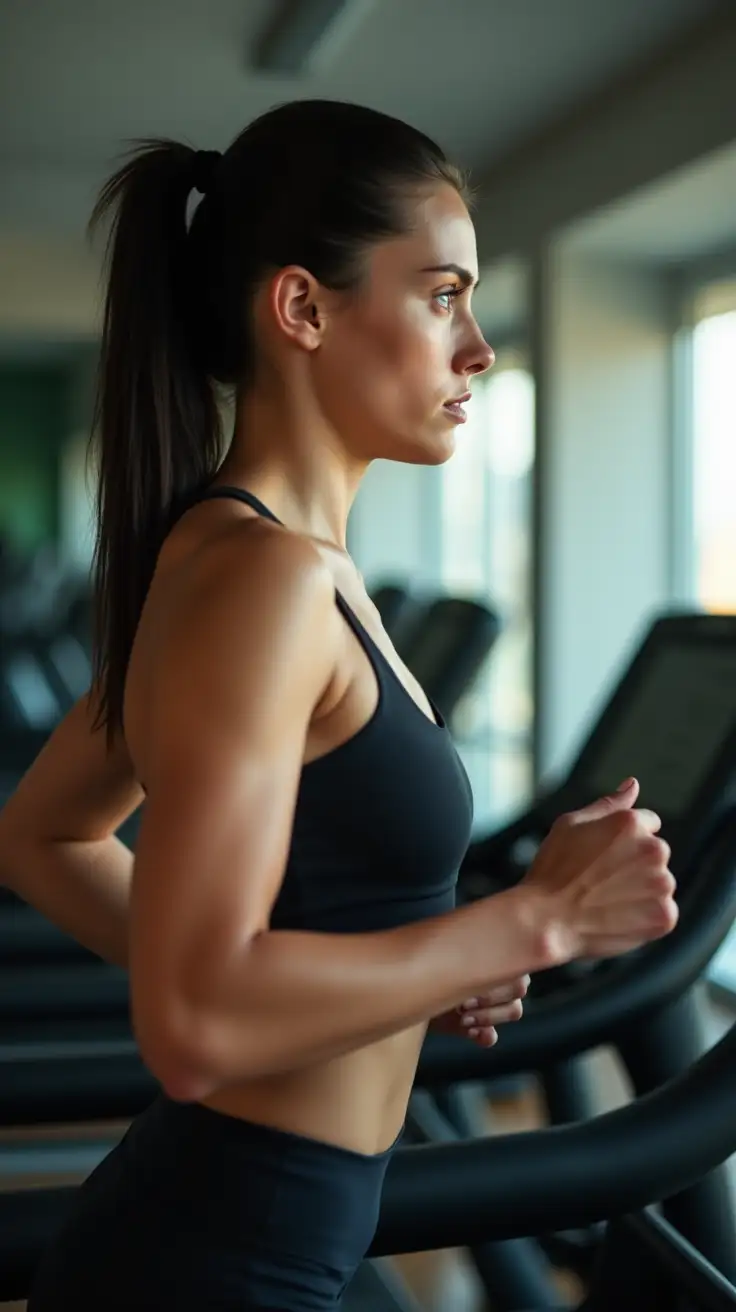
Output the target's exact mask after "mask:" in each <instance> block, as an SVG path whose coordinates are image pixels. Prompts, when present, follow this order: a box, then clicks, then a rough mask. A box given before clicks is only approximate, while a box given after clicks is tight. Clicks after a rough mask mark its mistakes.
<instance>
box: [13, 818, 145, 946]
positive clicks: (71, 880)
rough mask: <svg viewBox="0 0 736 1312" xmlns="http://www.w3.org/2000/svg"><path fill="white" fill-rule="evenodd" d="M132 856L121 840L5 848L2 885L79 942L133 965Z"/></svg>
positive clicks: (30, 842)
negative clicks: (130, 959)
mask: <svg viewBox="0 0 736 1312" xmlns="http://www.w3.org/2000/svg"><path fill="white" fill-rule="evenodd" d="M132 875H133V854H132V852H130V851H129V850H128V848H127V847H126V846H125V844H124V843H121V842H120V840H119V839H117V838H104V839H100V840H99V841H96V842H70V841H63V842H57V841H54V842H51V841H48V840H43V841H42V840H37V841H33V840H32V839H25V838H24V839H18V840H16V841H13V840H12V839H11V840H7V841H4V842H3V843H2V844H0V884H4V885H5V887H7V888H10V889H11V890H12V891H13V892H14V893H17V894H18V896H19V897H21V898H22V899H23V901H24V902H28V903H29V904H30V905H31V906H33V907H35V908H36V910H37V911H40V912H41V914H42V915H44V916H46V917H47V919H48V920H50V921H51V922H52V923H53V924H54V925H57V926H58V927H59V929H61V930H63V931H64V932H65V933H67V934H69V935H70V936H71V937H72V938H73V939H76V941H77V942H78V943H81V944H83V946H84V947H86V948H89V950H90V951H91V952H95V953H97V955H98V956H100V957H102V958H103V960H105V961H109V962H112V963H113V964H114V965H116V966H124V967H126V968H127V965H128V931H129V923H130V887H131V879H132Z"/></svg>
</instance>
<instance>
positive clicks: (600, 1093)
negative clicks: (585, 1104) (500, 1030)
mask: <svg viewBox="0 0 736 1312" xmlns="http://www.w3.org/2000/svg"><path fill="white" fill-rule="evenodd" d="M705 1010H706V1014H707V1018H708V1025H709V1028H710V1038H711V1041H712V1042H716V1040H717V1039H718V1038H720V1036H721V1035H722V1034H723V1033H724V1032H725V1030H727V1029H728V1028H729V1027H730V1025H731V1024H732V1023H733V1015H732V1014H731V1013H730V1012H728V1011H725V1010H723V1009H722V1008H721V1007H719V1006H717V1005H716V1004H714V1003H712V1002H710V1001H708V1002H706V1003H705ZM584 1060H585V1062H586V1064H587V1065H588V1067H589V1069H590V1074H591V1084H592V1087H593V1088H594V1089H595V1090H596V1092H597V1106H598V1110H599V1111H601V1112H603V1111H608V1110H611V1109H612V1108H614V1107H620V1106H622V1105H623V1104H624V1103H625V1102H627V1101H628V1099H629V1097H630V1090H629V1087H628V1084H627V1081H626V1078H625V1076H624V1075H623V1073H622V1071H621V1069H620V1066H619V1064H618V1062H617V1061H616V1058H615V1056H614V1055H613V1053H611V1052H610V1051H609V1050H607V1049H599V1050H598V1051H596V1052H593V1053H591V1054H590V1055H589V1056H588V1057H586V1058H585V1059H584ZM543 1124H544V1108H543V1104H542V1100H541V1098H540V1097H539V1095H538V1093H537V1091H536V1088H534V1087H530V1088H529V1090H528V1091H526V1092H524V1093H523V1094H522V1095H520V1096H517V1097H514V1098H512V1099H508V1100H505V1101H498V1100H494V1102H493V1103H492V1104H489V1110H488V1129H489V1133H491V1134H492V1133H503V1134H510V1133H514V1132H516V1131H521V1130H529V1129H535V1128H537V1127H538V1126H541V1125H543ZM123 1128H124V1127H123V1126H122V1125H118V1124H116V1125H114V1126H110V1125H106V1126H101V1125H99V1124H96V1125H91V1126H85V1127H82V1126H76V1127H75V1129H74V1136H73V1137H74V1139H75V1140H76V1142H80V1141H81V1140H83V1139H85V1138H89V1139H90V1140H99V1139H100V1138H104V1137H105V1136H106V1133H107V1132H110V1137H114V1136H115V1135H116V1134H117V1133H121V1132H122V1130H123ZM43 1137H44V1139H46V1140H47V1141H49V1140H64V1139H65V1138H67V1137H69V1131H68V1129H67V1128H66V1127H63V1126H59V1127H55V1126H54V1127H49V1128H48V1129H46V1130H45V1131H44V1132H43ZM39 1138H40V1134H39V1131H38V1130H36V1129H33V1130H27V1131H24V1130H1V1131H0V1146H1V1145H3V1144H20V1143H22V1142H23V1141H24V1140H31V1141H34V1142H36V1143H38V1141H39ZM731 1166H732V1168H733V1169H732V1176H731V1178H732V1181H733V1183H734V1186H735V1187H736V1158H732V1159H731ZM78 1178H79V1177H78V1176H77V1175H71V1176H64V1177H62V1176H59V1175H55V1176H54V1177H52V1178H50V1177H49V1176H47V1175H41V1174H39V1175H35V1176H29V1175H28V1174H27V1173H24V1175H23V1176H22V1178H20V1177H19V1178H13V1177H12V1176H9V1175H5V1176H3V1178H2V1182H1V1185H2V1187H3V1188H25V1187H31V1188H32V1187H33V1186H34V1185H35V1186H41V1185H45V1184H48V1183H54V1182H55V1183H57V1184H60V1183H66V1182H67V1181H68V1182H70V1183H74V1182H75V1181H76V1180H77V1179H78ZM395 1261H396V1265H397V1267H399V1269H400V1270H401V1273H402V1275H403V1276H404V1278H405V1279H406V1281H407V1283H408V1284H409V1285H410V1286H411V1288H412V1289H413V1290H414V1292H415V1294H416V1296H417V1298H418V1299H419V1301H420V1302H421V1304H422V1306H423V1308H425V1309H426V1312H486V1305H485V1303H484V1300H483V1295H482V1291H481V1290H480V1288H479V1286H478V1283H477V1281H476V1280H475V1279H474V1275H473V1271H472V1268H471V1266H470V1264H469V1262H468V1261H467V1260H466V1259H465V1256H464V1254H463V1252H462V1250H461V1249H445V1250H443V1251H441V1252H437V1253H412V1254H406V1255H404V1256H400V1257H397V1258H396V1259H395ZM559 1281H560V1291H561V1293H564V1294H567V1295H568V1296H570V1297H574V1296H575V1295H576V1294H579V1293H580V1292H581V1291H579V1289H578V1288H576V1285H575V1282H574V1281H573V1280H572V1278H570V1277H569V1276H568V1275H567V1274H566V1273H564V1272H561V1273H560V1276H559ZM25 1306H26V1305H25V1303H24V1302H21V1303H0V1312H23V1310H24V1309H25ZM70 1312H71V1310H70Z"/></svg>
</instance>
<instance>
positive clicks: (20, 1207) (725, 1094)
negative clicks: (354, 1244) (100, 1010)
mask: <svg viewBox="0 0 736 1312" xmlns="http://www.w3.org/2000/svg"><path fill="white" fill-rule="evenodd" d="M734 1105H736V1026H734V1027H733V1028H732V1029H731V1030H730V1031H729V1032H728V1033H727V1034H726V1035H725V1036H724V1037H723V1038H722V1039H721V1040H720V1042H719V1043H718V1044H716V1045H715V1047H713V1048H711V1049H710V1050H709V1051H708V1052H707V1053H705V1054H704V1056H702V1057H701V1058H700V1059H699V1060H698V1061H697V1062H695V1064H694V1065H693V1066H691V1067H690V1069H689V1070H688V1071H686V1072H685V1073H684V1074H682V1075H679V1076H677V1077H676V1078H675V1079H673V1080H670V1081H669V1082H668V1083H667V1084H665V1085H663V1086H662V1087H661V1088H659V1089H656V1090H655V1091H654V1092H653V1093H649V1094H647V1095H645V1096H644V1097H642V1098H638V1099H636V1100H634V1101H633V1102H631V1103H629V1104H627V1105H626V1106H625V1107H620V1108H617V1109H616V1110H615V1111H611V1112H605V1113H603V1114H602V1115H600V1116H596V1117H594V1118H593V1119H592V1120H590V1121H584V1122H578V1123H575V1124H572V1125H564V1126H556V1127H554V1128H552V1129H545V1130H533V1131H528V1132H524V1133H520V1134H507V1135H499V1136H489V1137H488V1138H484V1139H476V1140H471V1141H465V1142H461V1143H448V1144H439V1145H431V1146H430V1145H419V1146H416V1147H408V1148H399V1149H397V1151H396V1153H395V1155H394V1157H393V1159H392V1161H391V1162H390V1163H389V1167H388V1171H387V1173H386V1180H385V1185H384V1191H383V1200H382V1207H381V1214H380V1218H379V1223H378V1228H377V1232H376V1236H375V1239H374V1241H373V1244H372V1246H371V1249H370V1255H371V1256H380V1255H383V1254H388V1253H408V1252H420V1251H424V1250H426V1249H433V1248H450V1247H465V1246H472V1245H474V1244H479V1243H484V1242H488V1241H493V1240H499V1239H510V1238H514V1237H518V1236H522V1235H534V1234H543V1233H545V1232H548V1231H551V1230H568V1229H569V1230H573V1229H577V1228H579V1227H585V1226H589V1225H593V1224H595V1223H597V1222H600V1221H605V1220H608V1219H609V1218H610V1217H612V1216H621V1215H624V1214H626V1213H628V1212H634V1211H640V1210H641V1209H642V1208H643V1207H646V1206H648V1205H649V1204H651V1203H653V1202H655V1201H657V1200H659V1199H661V1198H666V1197H670V1196H672V1195H673V1194H677V1193H679V1192H680V1191H681V1190H683V1189H685V1188H688V1187H689V1186H690V1185H692V1184H694V1183H695V1182H696V1181H697V1180H699V1179H701V1178H702V1176H703V1175H705V1174H707V1173H708V1172H709V1171H711V1170H713V1169H714V1168H715V1167H716V1166H718V1165H719V1164H720V1163H721V1162H723V1161H725V1160H726V1158H727V1157H729V1156H730V1155H731V1153H733V1152H734V1151H736V1117H734V1115H733V1108H734ZM74 1192H75V1191H74V1189H71V1188H69V1187H68V1186H66V1187H62V1188H59V1189H55V1190H54V1189H32V1190H22V1191H14V1192H7V1193H2V1194H0V1300H9V1299H13V1298H24V1297H26V1296H27V1294H28V1288H29V1284H30V1281H31V1277H32V1273H33V1271H34V1269H35V1267H36V1265H37V1263H38V1260H39V1258H40V1255H41V1252H42V1250H43V1248H44V1246H45V1244H46V1243H48V1242H49V1240H50V1239H51V1237H52V1236H53V1234H54V1233H55V1231H56V1230H57V1229H58V1227H59V1226H60V1225H61V1223H62V1221H63V1219H64V1216H65V1214H66V1212H67V1211H68V1209H69V1208H70V1206H71V1205H72V1203H73V1199H74Z"/></svg>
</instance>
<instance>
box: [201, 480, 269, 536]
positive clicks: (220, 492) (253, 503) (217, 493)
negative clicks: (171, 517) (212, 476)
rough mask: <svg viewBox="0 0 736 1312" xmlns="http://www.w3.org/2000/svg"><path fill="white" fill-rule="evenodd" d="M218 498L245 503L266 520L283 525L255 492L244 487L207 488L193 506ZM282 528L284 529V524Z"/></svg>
mask: <svg viewBox="0 0 736 1312" xmlns="http://www.w3.org/2000/svg"><path fill="white" fill-rule="evenodd" d="M218 497H230V498H232V499H233V500H234V501H243V502H244V503H245V505H246V506H250V508H251V510H256V511H257V512H258V514H259V515H265V517H266V519H272V520H273V522H274V524H281V520H280V519H277V517H276V515H274V513H273V511H272V510H269V508H268V506H264V504H263V502H262V501H261V500H260V499H259V498H258V497H257V496H255V494H254V493H253V492H246V491H245V488H242V487H225V486H222V487H210V488H207V489H206V490H205V491H204V492H200V493H198V495H197V496H196V497H195V498H194V500H193V501H192V502H191V505H193V506H196V505H198V503H199V502H200V501H214V500H216V499H217V498H218ZM281 526H282V528H283V524H282V525H281Z"/></svg>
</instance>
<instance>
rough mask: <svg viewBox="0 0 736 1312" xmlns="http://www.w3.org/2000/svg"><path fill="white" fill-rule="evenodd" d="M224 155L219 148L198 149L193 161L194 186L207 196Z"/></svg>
mask: <svg viewBox="0 0 736 1312" xmlns="http://www.w3.org/2000/svg"><path fill="white" fill-rule="evenodd" d="M221 159H222V155H221V153H220V151H219V150H197V151H195V153H194V158H193V161H192V186H193V187H194V189H195V191H199V192H201V193H202V195H203V196H206V194H207V192H208V191H209V189H210V187H211V186H212V179H213V177H214V174H215V169H216V168H217V165H218V164H219V163H220V160H221Z"/></svg>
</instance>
